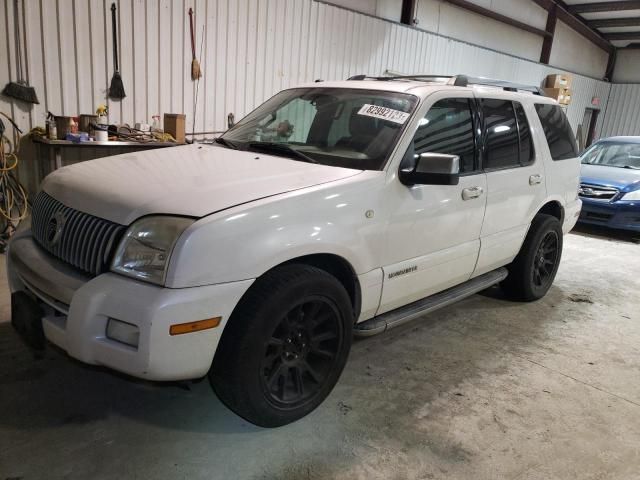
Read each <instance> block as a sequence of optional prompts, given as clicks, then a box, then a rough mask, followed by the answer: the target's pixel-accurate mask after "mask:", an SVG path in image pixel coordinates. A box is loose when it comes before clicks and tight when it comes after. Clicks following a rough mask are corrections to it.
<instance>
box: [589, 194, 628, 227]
mask: <svg viewBox="0 0 640 480" xmlns="http://www.w3.org/2000/svg"><path fill="white" fill-rule="evenodd" d="M579 222H581V223H588V224H592V225H602V226H604V227H609V228H617V229H621V230H632V231H635V232H640V202H635V201H631V202H629V201H617V202H604V201H597V200H589V199H586V198H585V199H583V200H582V213H581V214H580V219H579Z"/></svg>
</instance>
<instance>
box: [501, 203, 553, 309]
mask: <svg viewBox="0 0 640 480" xmlns="http://www.w3.org/2000/svg"><path fill="white" fill-rule="evenodd" d="M561 257H562V226H561V224H560V221H559V220H558V219H557V218H556V217H553V216H551V215H546V214H538V215H536V217H535V218H534V219H533V221H532V222H531V227H530V228H529V233H528V234H527V237H526V238H525V240H524V243H523V245H522V248H521V249H520V252H519V253H518V255H517V256H516V258H515V259H514V260H513V262H512V263H511V264H510V265H509V266H508V267H507V269H508V270H509V275H508V276H507V278H505V279H504V281H503V282H502V283H501V284H500V286H501V287H502V290H503V291H504V293H505V294H506V295H507V297H509V298H511V299H513V300H519V301H524V302H531V301H534V300H538V299H540V298H542V297H544V296H545V294H546V293H547V291H548V290H549V288H550V287H551V285H552V284H553V280H554V279H555V277H556V273H557V272H558V266H559V265H560V259H561Z"/></svg>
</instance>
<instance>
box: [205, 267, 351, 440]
mask: <svg viewBox="0 0 640 480" xmlns="http://www.w3.org/2000/svg"><path fill="white" fill-rule="evenodd" d="M354 320H355V314H354V311H353V304H352V300H351V298H350V297H349V294H348V293H347V291H346V289H345V287H344V286H343V285H342V283H340V281H339V280H338V279H337V278H336V277H334V276H333V275H331V274H330V273H328V272H326V271H324V270H321V269H319V268H316V267H313V266H311V265H304V264H287V265H282V266H280V267H276V268H275V269H273V270H271V271H269V272H267V273H265V274H264V275H263V276H261V277H260V278H258V279H257V280H256V281H255V282H254V283H253V285H252V286H251V287H250V288H249V290H248V291H247V292H246V293H245V295H244V296H243V297H242V299H241V300H240V302H239V303H238V305H237V306H236V308H235V310H234V311H233V314H232V315H231V317H230V318H229V320H228V324H227V325H226V326H225V328H224V331H223V333H222V338H221V339H220V343H219V345H218V348H217V350H216V353H215V357H214V359H213V363H212V365H211V370H210V372H209V378H210V380H211V384H212V386H213V389H214V390H215V392H216V393H217V395H218V397H219V398H220V400H222V402H223V403H224V404H225V405H226V406H227V407H229V408H230V409H231V410H233V411H234V412H235V413H237V414H238V415H240V416H241V417H243V418H245V419H246V420H249V421H250V422H252V423H254V424H256V425H259V426H262V427H278V426H282V425H286V424H287V423H291V422H293V421H295V420H298V419H300V418H302V417H304V416H305V415H307V414H308V413H310V412H311V411H313V410H314V409H315V408H316V407H318V405H320V404H321V403H322V402H323V400H324V399H325V398H326V397H327V396H328V395H329V394H330V393H331V390H332V389H333V387H334V386H335V384H336V383H337V381H338V379H339V378H340V375H341V373H342V370H343V369H344V366H345V364H346V362H347V358H348V356H349V350H350V349H351V341H352V337H353V324H354Z"/></svg>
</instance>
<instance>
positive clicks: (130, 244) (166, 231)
mask: <svg viewBox="0 0 640 480" xmlns="http://www.w3.org/2000/svg"><path fill="white" fill-rule="evenodd" d="M194 221H195V220H193V219H191V218H184V217H165V216H155V217H144V218H142V219H140V220H138V221H137V222H135V223H134V224H133V225H131V226H130V227H129V229H128V230H127V232H126V233H125V234H124V237H123V238H122V240H121V241H120V245H118V249H117V250H116V254H115V256H114V258H113V262H112V264H111V270H112V271H114V272H117V273H122V274H124V275H128V276H130V277H134V278H138V279H140V280H145V281H147V282H152V283H157V284H158V285H162V284H163V283H164V278H165V274H166V273H167V266H168V265H169V257H171V251H172V250H173V246H174V245H175V244H176V241H177V240H178V237H179V236H180V235H181V234H182V232H184V231H185V229H186V228H187V227H188V226H189V225H191V224H192V223H193V222H194Z"/></svg>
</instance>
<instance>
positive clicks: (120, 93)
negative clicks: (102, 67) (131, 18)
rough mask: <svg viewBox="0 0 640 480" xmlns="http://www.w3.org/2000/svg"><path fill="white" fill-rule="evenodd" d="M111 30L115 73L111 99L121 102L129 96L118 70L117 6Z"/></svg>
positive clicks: (113, 11)
mask: <svg viewBox="0 0 640 480" xmlns="http://www.w3.org/2000/svg"><path fill="white" fill-rule="evenodd" d="M111 30H112V32H113V66H114V67H115V71H114V72H113V77H111V85H110V86H109V98H113V99H114V100H120V99H122V98H124V97H126V96H127V94H126V93H124V85H123V84H122V77H121V76H120V69H119V68H118V32H117V29H116V4H115V3H112V4H111Z"/></svg>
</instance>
